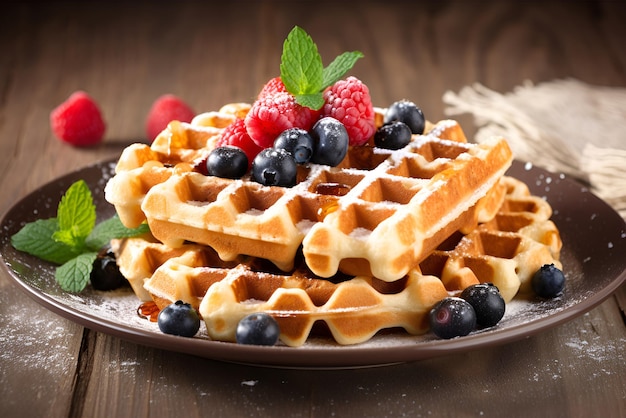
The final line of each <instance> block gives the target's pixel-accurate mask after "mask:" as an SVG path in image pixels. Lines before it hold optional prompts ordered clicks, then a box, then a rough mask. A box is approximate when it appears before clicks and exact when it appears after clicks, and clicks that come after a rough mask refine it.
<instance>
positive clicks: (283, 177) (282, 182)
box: [252, 148, 298, 187]
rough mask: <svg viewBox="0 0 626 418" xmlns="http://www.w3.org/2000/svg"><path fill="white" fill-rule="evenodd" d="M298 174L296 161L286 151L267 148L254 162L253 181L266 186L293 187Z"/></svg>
mask: <svg viewBox="0 0 626 418" xmlns="http://www.w3.org/2000/svg"><path fill="white" fill-rule="evenodd" d="M297 173H298V165H297V164H296V160H294V158H293V156H292V155H291V154H290V153H289V152H287V151H286V150H284V149H276V148H265V149H264V150H262V151H261V152H259V153H258V154H257V156H256V157H255V158H254V161H253V162H252V179H253V180H254V181H256V182H257V183H261V184H262V185H264V186H283V187H292V186H294V185H295V184H296V180H297Z"/></svg>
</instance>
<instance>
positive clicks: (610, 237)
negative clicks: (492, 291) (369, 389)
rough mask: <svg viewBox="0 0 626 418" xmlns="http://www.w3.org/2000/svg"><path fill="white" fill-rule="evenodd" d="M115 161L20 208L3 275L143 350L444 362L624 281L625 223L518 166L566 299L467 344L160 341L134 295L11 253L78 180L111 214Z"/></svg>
mask: <svg viewBox="0 0 626 418" xmlns="http://www.w3.org/2000/svg"><path fill="white" fill-rule="evenodd" d="M114 167H115V162H114V161H106V162H102V163H99V164H96V165H93V166H89V167H86V168H83V169H81V170H78V171H76V172H73V173H70V174H68V175H65V176H63V177H61V178H59V179H56V180H54V181H52V182H50V183H48V184H47V185H45V186H43V187H41V188H40V189H38V190H35V191H34V192H32V193H31V194H29V195H28V196H26V197H25V198H23V199H22V200H21V201H19V202H17V203H16V204H15V205H14V206H13V208H11V209H10V210H9V211H8V212H7V213H6V214H5V216H4V219H3V220H2V229H1V230H0V232H1V234H2V235H1V236H0V256H1V258H2V261H3V262H2V267H3V268H4V270H5V271H6V272H7V274H8V275H9V276H10V277H11V278H12V279H13V281H14V282H15V283H16V284H17V285H18V286H20V287H21V288H22V289H23V290H24V291H25V292H26V293H27V294H28V295H29V296H30V297H32V298H33V299H34V300H35V301H37V302H38V303H40V304H41V305H42V306H44V307H45V308H47V309H49V310H50V311H52V312H55V313H57V314H59V315H61V316H63V317H65V318H68V319H70V320H72V321H75V322H77V323H79V324H81V325H83V326H85V327H88V328H90V329H93V330H96V331H100V332H104V333H107V334H111V335H114V336H117V337H120V338H123V339H126V340H129V341H132V342H135V343H138V344H143V345H146V346H152V347H156V348H160V349H166V350H171V351H177V352H181V353H188V354H193V355H196V356H201V357H206V358H210V359H215V360H223V361H231V362H241V363H251V364H257V365H265V366H280V367H311V368H317V367H324V368H335V367H337V368H348V367H367V366H379V365H384V364H393V363H398V362H407V361H415V360H421V359H425V358H429V357H434V356H438V355H443V354H448V353H456V352H462V351H468V350H473V349H478V348H485V347H490V346H494V345H498V344H504V343H508V342H511V341H514V340H517V339H520V338H524V337H526V336H529V335H532V334H535V333H537V332H540V331H542V330H545V329H548V328H551V327H554V326H556V325H559V324H561V323H563V322H565V321H568V320H571V319H572V318H575V317H577V316H579V315H581V314H583V313H585V312H587V311H589V310H590V309H592V308H593V307H595V306H597V305H598V304H600V303H601V302H602V301H603V300H604V299H606V298H607V297H608V296H609V295H610V294H611V293H612V292H613V291H615V290H616V289H617V288H618V287H619V286H620V284H621V283H622V282H623V281H624V279H625V278H626V257H625V254H626V225H625V224H624V221H623V220H622V218H621V217H620V216H619V215H618V214H617V213H616V212H615V211H614V210H613V209H611V208H610V207H609V206H608V205H607V204H606V203H604V202H603V201H602V200H600V199H598V198H597V197H595V196H594V195H593V194H592V193H590V191H589V190H588V189H587V188H586V187H584V186H582V185H581V184H579V183H577V182H575V181H573V180H571V179H568V178H567V177H566V176H563V175H559V174H552V173H549V172H547V171H544V170H542V169H540V168H537V167H533V166H532V165H530V164H523V163H520V162H515V163H514V164H513V166H512V168H511V169H510V171H509V174H510V175H513V176H515V177H517V178H519V179H521V180H523V181H525V182H526V183H527V184H528V185H529V187H530V189H531V191H532V192H533V193H534V194H536V195H538V196H542V197H545V198H546V199H547V200H548V201H549V203H550V204H551V205H552V207H553V209H554V215H553V220H554V222H555V223H556V224H557V226H558V227H559V229H560V231H561V236H562V239H563V242H564V246H563V250H562V254H561V260H562V262H563V265H564V272H565V274H566V277H567V284H566V288H565V291H564V293H563V295H562V296H560V297H558V298H556V299H553V300H548V301H544V300H523V301H522V300H514V301H512V302H511V303H509V304H508V305H507V311H506V314H505V316H504V318H503V319H502V321H501V322H500V323H499V324H498V325H497V326H496V327H494V328H491V329H488V330H484V331H480V332H475V333H473V334H470V335H469V336H466V337H461V338H455V339H451V340H441V339H437V338H436V337H434V336H432V335H431V334H427V335H423V336H410V335H407V334H405V333H403V332H381V333H380V334H379V335H377V336H375V337H374V338H373V339H372V340H370V341H368V342H367V343H363V344H359V345H355V346H338V345H336V344H334V343H331V342H330V341H329V340H327V339H322V338H319V339H315V338H311V339H309V341H307V343H306V344H305V345H304V346H302V347H298V348H291V347H285V346H274V347H257V346H244V345H237V344H233V343H224V342H216V341H211V340H209V339H208V337H207V336H206V333H204V330H203V327H201V331H200V333H199V334H198V336H196V337H194V338H182V337H175V336H170V335H165V334H162V333H161V332H160V331H159V329H158V327H157V324H156V323H154V322H150V321H148V320H146V319H143V318H141V317H140V316H139V315H138V314H137V308H138V307H139V304H140V303H139V301H138V300H137V299H136V297H135V296H134V294H133V293H132V291H131V290H130V288H123V289H120V290H115V291H113V292H102V291H94V290H92V289H91V288H88V289H87V290H85V291H84V292H83V293H80V294H69V293H65V292H63V291H62V290H60V288H59V287H58V286H57V284H56V282H55V280H54V269H55V267H54V266H53V265H51V264H48V263H45V262H42V261H40V260H39V259H37V258H35V257H32V256H29V255H28V254H24V253H21V252H19V251H16V250H15V249H13V247H12V246H11V244H10V237H11V235H13V234H14V233H15V232H17V231H18V230H19V229H20V228H21V227H22V225H24V223H26V222H30V221H34V220H36V219H43V218H49V217H52V216H55V215H56V208H57V205H58V202H59V200H60V198H61V196H62V195H63V193H64V192H65V191H66V190H67V188H68V187H69V186H70V185H71V184H72V183H73V182H74V181H76V180H78V179H84V180H85V181H86V182H87V183H88V184H89V186H90V188H91V189H92V192H93V194H94V200H95V204H96V207H97V213H98V216H99V220H103V219H107V218H109V217H110V216H112V215H113V214H114V209H113V207H112V206H111V205H109V204H108V203H107V202H106V201H105V200H104V193H103V190H104V186H105V184H106V182H107V180H108V179H109V178H110V177H111V176H112V175H113V170H114Z"/></svg>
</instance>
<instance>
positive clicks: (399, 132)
mask: <svg viewBox="0 0 626 418" xmlns="http://www.w3.org/2000/svg"><path fill="white" fill-rule="evenodd" d="M409 142H411V128H409V126H408V125H407V124H406V123H404V122H400V121H393V122H390V123H388V124H385V125H383V126H381V127H380V128H378V130H377V131H376V134H375V135H374V145H376V146H377V147H378V148H386V149H400V148H403V147H405V146H406V145H407V144H408V143H409Z"/></svg>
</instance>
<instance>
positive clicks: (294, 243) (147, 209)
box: [107, 122, 512, 281]
mask: <svg viewBox="0 0 626 418" xmlns="http://www.w3.org/2000/svg"><path fill="white" fill-rule="evenodd" d="M446 124H449V125H450V126H454V123H450V122H445V123H441V124H438V125H435V126H434V128H433V129H432V130H431V132H430V133H428V134H426V135H415V136H414V138H413V141H412V142H411V143H410V144H409V145H408V146H407V147H406V148H403V149H401V150H397V151H388V150H382V149H379V148H375V147H371V146H365V147H354V148H350V150H349V151H348V155H347V157H346V158H345V159H344V161H343V162H342V163H341V164H340V165H339V166H338V167H332V168H331V167H328V166H321V165H315V164H310V165H308V166H303V167H300V173H299V182H298V184H297V185H296V186H294V187H292V188H283V187H266V186H262V185H260V184H258V183H255V182H253V181H250V180H248V179H244V180H230V179H220V178H215V177H207V176H205V175H203V174H200V173H198V172H196V171H193V170H192V169H191V165H190V164H186V165H185V164H182V163H178V164H177V165H175V166H174V168H167V167H166V166H164V165H163V166H162V163H161V162H160V161H159V162H156V163H154V160H151V161H148V162H146V163H144V165H143V166H142V167H141V168H137V169H134V170H137V173H132V174H128V175H129V176H131V177H132V178H141V175H142V173H144V172H145V170H146V168H147V169H148V170H157V171H158V170H161V171H163V170H168V171H167V173H168V174H167V175H165V176H163V177H167V179H166V180H165V181H161V180H162V179H161V178H159V179H158V180H157V181H156V182H154V183H157V184H153V182H143V183H142V184H143V185H144V187H135V189H138V192H136V193H132V194H133V196H136V197H135V199H126V198H123V197H122V195H123V194H124V193H127V192H125V189H126V187H124V185H128V184H130V183H131V182H130V181H128V179H125V178H124V177H125V176H124V175H122V178H121V180H120V181H119V182H116V181H115V177H114V179H113V180H112V182H113V183H114V184H116V185H117V186H111V187H110V188H108V189H109V190H107V199H108V200H109V201H110V202H111V203H113V204H115V205H116V207H118V206H123V205H125V204H127V203H128V202H132V203H131V204H132V206H133V213H134V214H135V215H136V216H135V218H134V219H137V220H138V219H142V218H143V216H145V218H146V219H147V220H148V223H149V225H150V229H151V231H152V233H153V234H154V236H155V237H156V238H158V239H159V240H160V241H162V242H164V243H165V244H167V245H169V246H171V247H177V246H180V245H181V244H182V243H183V242H185V241H191V242H195V243H199V244H203V245H208V246H210V247H212V248H214V249H215V250H216V251H217V253H218V254H219V256H220V257H221V258H222V259H224V260H234V259H235V258H236V257H238V256H240V255H249V256H253V257H259V258H264V259H268V260H271V261H272V262H273V263H274V264H276V265H277V266H278V267H279V268H281V269H282V270H284V271H289V270H291V269H292V268H293V260H294V256H295V254H296V251H297V250H298V248H299V247H300V245H302V246H303V252H304V256H305V259H306V263H307V265H308V267H309V268H310V269H311V270H312V271H313V272H314V273H315V274H317V275H319V276H322V277H331V276H332V275H334V274H336V273H337V271H341V272H343V273H347V274H351V275H366V276H372V275H373V276H376V277H378V278H380V279H382V280H386V281H393V280H397V279H399V278H401V277H403V276H404V275H406V274H407V273H408V271H409V270H410V268H411V267H412V266H414V265H416V264H417V263H418V262H419V261H421V260H422V259H423V258H424V257H425V256H426V255H427V254H428V253H430V251H432V250H433V249H434V248H435V247H436V246H437V245H438V244H439V243H440V242H442V241H443V240H444V239H445V238H446V237H447V236H448V235H450V234H451V233H452V232H453V231H455V230H459V229H462V230H469V229H472V228H473V227H474V226H475V225H476V223H477V221H478V217H479V214H478V213H477V210H476V203H477V202H478V201H479V200H480V199H481V198H482V197H484V196H485V195H486V194H487V193H488V192H489V191H490V190H491V189H492V188H493V187H495V185H496V183H497V181H498V179H499V178H500V177H501V176H502V174H503V173H504V171H505V170H506V169H507V168H508V167H509V165H510V163H511V161H512V155H511V151H510V149H509V148H508V145H507V143H506V141H505V140H504V139H502V138H497V139H493V140H491V141H486V142H484V143H481V144H472V143H468V142H460V141H456V140H449V139H442V138H441V137H437V136H436V135H442V134H443V133H445V132H449V131H450V130H452V131H454V128H450V127H446V126H445V125H446ZM457 126H458V125H457ZM170 143H172V144H174V143H176V141H174V140H172V139H170ZM176 147H178V143H176ZM170 154H172V153H170ZM183 163H184V161H183ZM154 166H156V168H153V167H154ZM131 171H133V170H131ZM168 175H169V177H168ZM116 177H117V176H116ZM146 189H148V190H146ZM115 191H120V193H118V194H117V195H116V193H115ZM344 192H345V195H344ZM118 195H119V196H118ZM138 202H141V205H140V208H138V207H137V203H138ZM118 211H119V209H118ZM120 217H121V216H120ZM121 218H122V217H121ZM128 218H131V217H130V216H126V217H124V218H122V221H123V222H124V219H128ZM127 226H128V225H127ZM380 248H385V249H386V251H380V250H379V249H380Z"/></svg>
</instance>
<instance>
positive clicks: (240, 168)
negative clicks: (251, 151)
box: [206, 145, 248, 179]
mask: <svg viewBox="0 0 626 418" xmlns="http://www.w3.org/2000/svg"><path fill="white" fill-rule="evenodd" d="M206 168H207V171H208V173H209V175H211V176H216V177H223V178H227V179H239V178H241V177H243V176H244V175H245V174H246V172H247V171H248V157H247V156H246V153H245V152H244V151H243V150H242V149H241V148H239V147H234V146H231V145H227V146H223V147H218V148H215V149H214V150H213V151H211V153H210V154H209V157H208V158H207V161H206Z"/></svg>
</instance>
